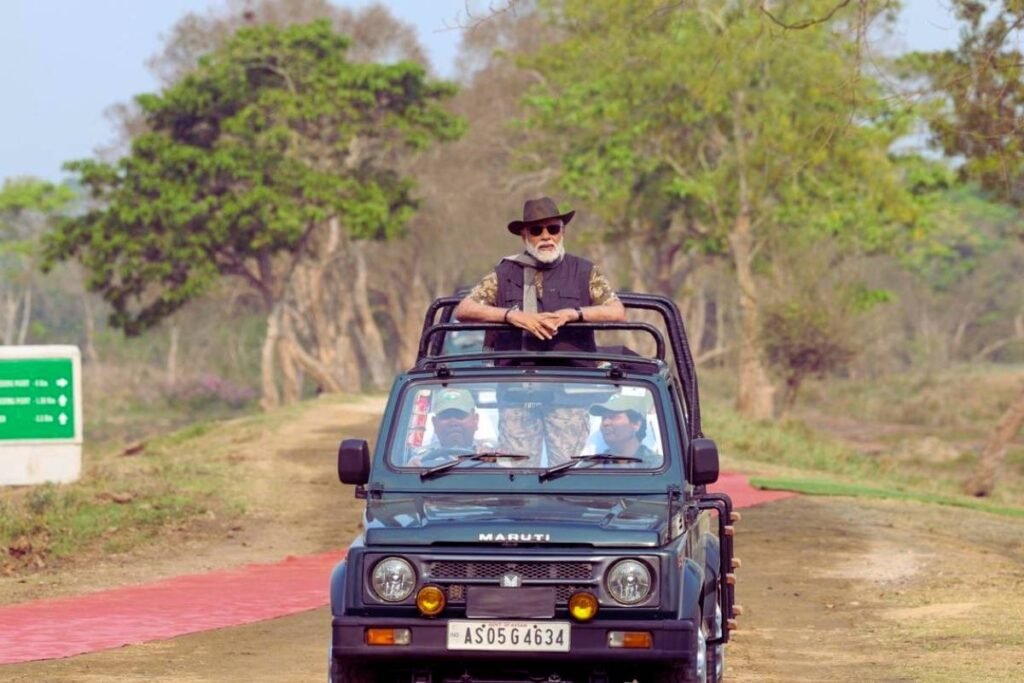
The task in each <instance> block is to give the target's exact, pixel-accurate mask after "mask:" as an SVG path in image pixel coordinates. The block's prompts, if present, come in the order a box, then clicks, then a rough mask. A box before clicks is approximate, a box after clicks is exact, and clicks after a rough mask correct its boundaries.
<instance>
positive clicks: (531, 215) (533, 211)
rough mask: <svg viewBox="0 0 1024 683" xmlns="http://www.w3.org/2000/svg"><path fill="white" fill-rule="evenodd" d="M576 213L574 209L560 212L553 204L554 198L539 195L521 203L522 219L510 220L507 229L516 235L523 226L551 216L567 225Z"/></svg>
mask: <svg viewBox="0 0 1024 683" xmlns="http://www.w3.org/2000/svg"><path fill="white" fill-rule="evenodd" d="M575 215H576V212H575V211H569V212H567V213H562V212H560V211H559V210H558V204H555V200H554V199H552V198H551V197H541V198H540V199H527V200H526V203H525V204H523V220H521V221H512V222H511V223H509V224H508V231H509V232H510V233H512V234H513V235H518V234H519V233H521V232H522V231H523V228H524V227H526V226H528V225H533V224H534V223H541V222H543V221H549V220H551V219H553V218H558V219H560V220H561V221H562V225H568V223H569V221H571V220H572V217H573V216H575Z"/></svg>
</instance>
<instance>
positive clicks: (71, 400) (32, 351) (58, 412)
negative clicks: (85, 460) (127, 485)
mask: <svg viewBox="0 0 1024 683" xmlns="http://www.w3.org/2000/svg"><path fill="white" fill-rule="evenodd" d="M81 469H82V381H81V361H80V354H79V351H78V347H76V346H2V347H0V485H4V484H41V483H43V482H47V481H52V482H70V481H74V480H76V479H77V478H78V476H79V473H80V472H81Z"/></svg>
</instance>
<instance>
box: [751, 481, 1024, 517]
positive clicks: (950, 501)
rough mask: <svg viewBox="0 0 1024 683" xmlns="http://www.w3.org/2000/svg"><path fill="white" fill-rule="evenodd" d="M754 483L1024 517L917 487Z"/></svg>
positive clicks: (1017, 511) (1009, 509)
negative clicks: (920, 490)
mask: <svg viewBox="0 0 1024 683" xmlns="http://www.w3.org/2000/svg"><path fill="white" fill-rule="evenodd" d="M750 483H751V484H752V485H753V486H755V487H757V488H760V489H769V490H774V491H795V492H797V493H804V494H808V495H813V496H850V497H855V498H878V499H891V500H912V501H916V502H919V503H929V504H935V505H949V506H953V507H961V508H967V509H969V510H978V511H980V512H990V513H992V514H996V515H1003V516H1006V517H1022V518H1024V508H1021V507H1011V506H1006V505H994V504H992V503H988V502H985V501H982V500H978V499H976V498H969V497H967V496H959V497H957V496H942V495H936V494H928V493H918V492H914V491H901V490H897V489H888V488H878V487H873V486H866V485H864V484H852V483H846V482H840V481H832V480H824V479H786V478H771V477H754V478H752V479H751V480H750Z"/></svg>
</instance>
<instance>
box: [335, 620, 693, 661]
mask: <svg viewBox="0 0 1024 683" xmlns="http://www.w3.org/2000/svg"><path fill="white" fill-rule="evenodd" d="M369 627H373V628H407V629H409V630H410V631H411V632H412V642H411V643H410V644H409V645H386V646H384V645H373V646H371V645H367V644H366V636H365V633H366V629H367V628H369ZM609 631H647V632H649V633H650V634H651V635H652V640H653V644H652V647H651V648H650V649H637V648H613V647H609V646H608V632H609ZM447 634H448V621H447V620H446V619H431V620H426V619H422V618H398V619H382V618H371V617H342V618H339V617H334V619H333V635H334V637H333V646H332V652H333V655H334V656H335V657H340V658H344V659H349V660H362V661H368V662H380V661H382V660H388V661H394V660H413V659H414V660H417V661H419V662H423V661H428V660H434V661H444V660H458V661H474V660H475V661H488V662H495V661H517V662H523V661H532V662H588V663H592V662H597V661H600V662H609V663H614V662H626V661H629V662H650V663H655V662H678V661H680V660H685V659H689V658H690V657H691V656H692V655H693V650H694V647H695V642H696V638H695V637H694V623H693V622H692V621H690V620H679V621H676V620H671V621H661V620H659V621H640V620H630V621H617V620H616V621H605V622H600V621H595V622H590V623H587V624H579V623H575V622H572V625H571V627H570V646H569V651H568V652H500V651H495V652H491V651H477V650H449V649H448V645H447V638H448V635H447Z"/></svg>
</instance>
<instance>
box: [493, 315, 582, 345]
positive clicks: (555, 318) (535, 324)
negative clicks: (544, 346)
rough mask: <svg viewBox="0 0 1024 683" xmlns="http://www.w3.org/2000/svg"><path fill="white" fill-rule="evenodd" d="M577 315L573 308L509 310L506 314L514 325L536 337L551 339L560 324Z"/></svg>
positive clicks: (574, 319) (569, 320)
mask: <svg viewBox="0 0 1024 683" xmlns="http://www.w3.org/2000/svg"><path fill="white" fill-rule="evenodd" d="M577 317H578V314H577V313H576V310H575V309H572V308H563V309H561V310H558V311H554V312H546V313H527V312H526V311H511V312H509V314H508V318H507V319H508V321H509V322H510V323H512V324H513V325H515V326H516V327H518V328H520V329H523V330H526V331H527V332H529V333H530V334H532V335H533V336H534V337H536V338H537V339H544V340H548V339H552V338H554V336H555V333H556V332H558V328H560V327H561V326H562V325H564V324H566V323H569V322H575V321H576V319H577Z"/></svg>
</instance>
